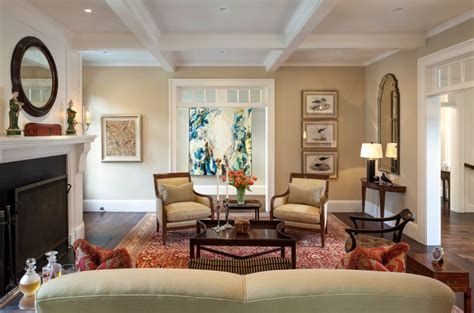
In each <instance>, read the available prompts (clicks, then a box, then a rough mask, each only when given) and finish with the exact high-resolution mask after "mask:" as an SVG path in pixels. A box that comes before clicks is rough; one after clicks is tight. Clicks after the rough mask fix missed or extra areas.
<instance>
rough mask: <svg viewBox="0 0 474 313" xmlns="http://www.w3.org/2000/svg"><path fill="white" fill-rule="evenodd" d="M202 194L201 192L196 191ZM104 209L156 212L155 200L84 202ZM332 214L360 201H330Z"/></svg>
mask: <svg viewBox="0 0 474 313" xmlns="http://www.w3.org/2000/svg"><path fill="white" fill-rule="evenodd" d="M196 191H198V192H200V191H199V190H196ZM101 207H103V208H104V209H105V212H156V201H155V199H143V200H108V199H89V200H84V212H100V208H101ZM328 208H329V212H330V213H335V212H361V210H362V206H361V202H360V200H329V202H328Z"/></svg>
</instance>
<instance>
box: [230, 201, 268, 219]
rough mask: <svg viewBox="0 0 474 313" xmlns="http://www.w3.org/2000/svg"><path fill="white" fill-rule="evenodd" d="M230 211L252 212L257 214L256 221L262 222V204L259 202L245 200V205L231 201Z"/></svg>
mask: <svg viewBox="0 0 474 313" xmlns="http://www.w3.org/2000/svg"><path fill="white" fill-rule="evenodd" d="M227 205H228V207H229V210H230V211H245V210H252V211H254V212H255V220H257V221H258V220H260V208H261V207H262V203H261V202H260V201H258V200H245V203H244V204H238V203H237V201H236V200H229V202H228V203H227Z"/></svg>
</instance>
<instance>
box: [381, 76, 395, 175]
mask: <svg viewBox="0 0 474 313" xmlns="http://www.w3.org/2000/svg"><path fill="white" fill-rule="evenodd" d="M377 102H378V128H379V143H381V144H382V149H383V151H384V152H385V153H384V155H383V158H382V159H380V160H379V171H382V172H387V173H394V174H400V91H399V90H398V81H397V78H396V77H395V75H393V74H386V75H384V77H383V78H382V80H381V81H380V85H379V95H378V98H377Z"/></svg>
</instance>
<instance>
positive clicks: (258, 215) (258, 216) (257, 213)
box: [255, 209, 260, 221]
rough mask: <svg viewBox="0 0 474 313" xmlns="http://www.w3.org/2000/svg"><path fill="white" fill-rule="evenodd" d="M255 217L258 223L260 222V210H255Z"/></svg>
mask: <svg viewBox="0 0 474 313" xmlns="http://www.w3.org/2000/svg"><path fill="white" fill-rule="evenodd" d="M255 215H256V217H257V221H260V209H256V210H255Z"/></svg>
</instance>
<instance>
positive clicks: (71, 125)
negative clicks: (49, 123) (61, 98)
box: [66, 100, 77, 135]
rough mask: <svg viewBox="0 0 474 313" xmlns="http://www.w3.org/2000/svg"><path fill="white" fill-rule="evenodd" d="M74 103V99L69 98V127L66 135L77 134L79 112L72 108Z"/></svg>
mask: <svg viewBox="0 0 474 313" xmlns="http://www.w3.org/2000/svg"><path fill="white" fill-rule="evenodd" d="M73 105H74V104H73V103H72V100H69V103H68V104H67V129H66V135H75V134H76V128H75V126H76V124H77V122H76V114H77V112H76V111H74V110H73V109H72V106H73Z"/></svg>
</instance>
